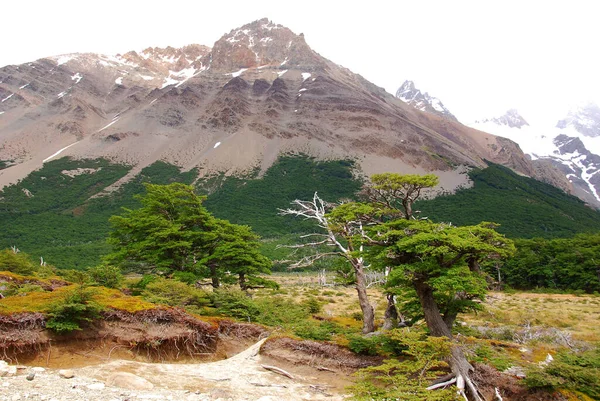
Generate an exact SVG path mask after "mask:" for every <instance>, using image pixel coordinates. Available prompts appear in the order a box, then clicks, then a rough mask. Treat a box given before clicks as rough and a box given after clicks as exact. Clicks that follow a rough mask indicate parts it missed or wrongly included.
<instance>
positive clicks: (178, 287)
mask: <svg viewBox="0 0 600 401" xmlns="http://www.w3.org/2000/svg"><path fill="white" fill-rule="evenodd" d="M142 297H143V298H144V299H145V300H146V301H148V302H152V303H156V304H162V305H169V306H181V307H185V306H195V307H202V306H206V305H208V304H209V302H210V301H209V298H208V295H207V294H206V292H204V291H202V290H199V289H197V288H194V287H192V286H189V285H187V284H186V283H183V282H181V281H177V280H168V279H165V278H161V277H159V278H156V279H155V280H152V281H151V282H150V283H148V284H146V286H145V289H144V290H143V292H142Z"/></svg>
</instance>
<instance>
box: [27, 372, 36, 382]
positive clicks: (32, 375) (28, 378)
mask: <svg viewBox="0 0 600 401" xmlns="http://www.w3.org/2000/svg"><path fill="white" fill-rule="evenodd" d="M34 378H35V372H30V373H29V374H28V375H27V377H26V379H27V380H29V381H32V380H33V379H34Z"/></svg>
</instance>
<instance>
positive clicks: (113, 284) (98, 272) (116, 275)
mask: <svg viewBox="0 0 600 401" xmlns="http://www.w3.org/2000/svg"><path fill="white" fill-rule="evenodd" d="M88 274H89V275H90V277H91V278H92V280H94V282H96V283H97V284H100V285H103V286H104V287H108V288H119V287H120V286H121V284H123V275H122V274H121V269H119V268H118V267H116V266H112V265H98V266H96V267H92V268H91V269H89V270H88Z"/></svg>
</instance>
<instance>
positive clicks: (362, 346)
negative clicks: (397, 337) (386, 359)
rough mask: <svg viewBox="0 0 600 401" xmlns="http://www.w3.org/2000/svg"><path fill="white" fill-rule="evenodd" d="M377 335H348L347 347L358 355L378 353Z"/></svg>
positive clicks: (378, 341) (378, 342)
mask: <svg viewBox="0 0 600 401" xmlns="http://www.w3.org/2000/svg"><path fill="white" fill-rule="evenodd" d="M378 337H379V336H370V337H363V336H353V337H350V341H349V343H348V348H350V351H352V352H354V353H356V354H360V355H377V354H378V353H379V349H380V348H379V345H380V340H379V338H378Z"/></svg>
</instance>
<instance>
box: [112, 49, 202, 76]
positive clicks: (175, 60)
mask: <svg viewBox="0 0 600 401" xmlns="http://www.w3.org/2000/svg"><path fill="white" fill-rule="evenodd" d="M209 52H210V48H209V47H207V46H203V45H198V44H192V45H187V46H184V47H181V48H175V47H171V46H168V47H166V48H160V47H148V48H147V49H144V50H143V51H141V52H139V53H138V52H135V51H130V52H127V53H125V54H123V55H120V54H118V55H117V56H116V57H117V58H120V59H122V60H123V61H125V62H126V63H130V64H133V65H138V66H141V67H145V68H148V69H150V70H152V71H156V70H161V69H162V70H164V71H173V72H180V71H182V70H184V69H186V68H190V66H191V65H192V64H193V63H195V62H196V61H198V60H200V59H201V58H202V57H204V56H206V55H207V54H208V53H209Z"/></svg>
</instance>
